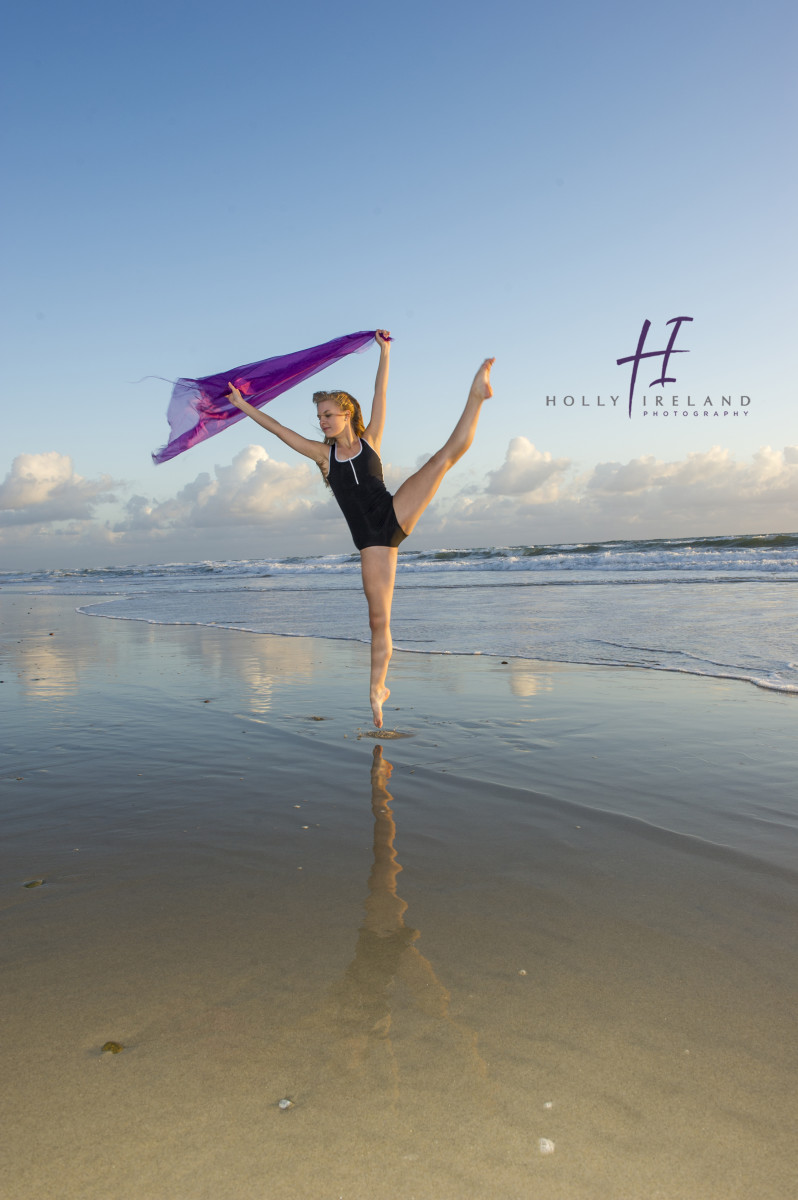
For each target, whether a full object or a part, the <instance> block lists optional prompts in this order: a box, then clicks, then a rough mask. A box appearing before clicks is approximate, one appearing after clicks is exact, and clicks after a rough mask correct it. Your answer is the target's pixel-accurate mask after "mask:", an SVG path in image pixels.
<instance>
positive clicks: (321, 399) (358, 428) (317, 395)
mask: <svg viewBox="0 0 798 1200" xmlns="http://www.w3.org/2000/svg"><path fill="white" fill-rule="evenodd" d="M325 401H329V402H330V403H331V404H337V405H338V407H339V408H340V410H341V412H344V413H346V415H347V416H348V417H351V419H352V433H353V434H354V435H355V437H358V438H359V437H360V435H361V433H365V432H366V426H365V423H364V421H363V413H362V412H361V411H360V405H359V404H358V402H357V400H356V399H355V397H354V396H350V395H349V392H314V393H313V403H314V404H324V403H325ZM324 441H325V442H326V444H327V445H328V446H331V445H332V444H333V439H332V438H325V439H324Z"/></svg>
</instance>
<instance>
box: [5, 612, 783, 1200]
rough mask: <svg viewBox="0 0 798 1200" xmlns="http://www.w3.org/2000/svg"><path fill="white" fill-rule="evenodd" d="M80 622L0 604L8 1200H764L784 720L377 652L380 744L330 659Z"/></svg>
mask: <svg viewBox="0 0 798 1200" xmlns="http://www.w3.org/2000/svg"><path fill="white" fill-rule="evenodd" d="M77 603H79V601H78V600H70V601H65V600H62V599H59V600H55V599H50V598H46V597H34V598H30V597H25V596H20V595H16V596H15V595H3V596H2V597H0V615H2V618H3V626H2V652H3V669H2V671H0V677H1V678H2V679H3V683H2V685H0V696H2V698H3V700H4V701H5V703H4V706H3V707H4V710H5V712H6V713H7V717H6V718H5V719H4V727H5V738H4V743H5V744H4V748H3V755H2V772H0V782H1V783H2V788H1V789H0V796H1V797H2V800H1V801H0V802H1V803H2V806H3V826H4V830H5V837H4V845H3V851H2V866H3V870H2V884H1V891H0V896H1V899H2V905H3V925H4V939H3V945H4V951H3V970H2V979H1V981H0V989H2V996H3V1013H4V1037H3V1040H2V1049H0V1072H1V1077H2V1079H3V1089H2V1117H1V1120H2V1128H3V1138H2V1147H1V1148H0V1169H1V1171H2V1173H1V1174H0V1179H2V1185H0V1191H2V1195H3V1196H4V1197H8V1200H18V1198H19V1200H22V1197H26V1198H27V1197H28V1196H30V1195H31V1194H35V1193H39V1194H49V1195H57V1196H58V1197H59V1198H63V1200H71V1198H72V1197H74V1198H76V1200H77V1198H80V1200H95V1198H97V1200H100V1198H102V1200H107V1198H108V1197H109V1196H113V1197H125V1198H126V1200H127V1198H131V1200H136V1198H139V1197H141V1198H142V1200H145V1198H146V1200H153V1198H154V1197H157V1198H160V1197H164V1198H166V1197H169V1200H184V1198H185V1200H189V1198H190V1200H204V1198H206V1197H207V1200H226V1198H228V1197H229V1198H230V1200H249V1198H250V1197H251V1198H252V1200H256V1198H257V1200H262V1198H264V1197H272V1196H273V1197H275V1198H277V1197H280V1198H281V1200H294V1198H296V1200H327V1198H328V1197H329V1198H331V1200H338V1198H339V1197H343V1198H344V1200H449V1198H451V1200H471V1198H472V1197H473V1198H475V1200H476V1198H477V1197H479V1198H484V1197H501V1198H502V1200H505V1198H506V1200H516V1198H518V1200H527V1198H530V1197H534V1198H535V1200H605V1198H606V1200H731V1198H737V1197H740V1198H741V1200H742V1198H743V1197H745V1200H751V1198H752V1197H756V1198H757V1200H770V1198H773V1200H792V1198H793V1197H794V1196H795V1195H796V1194H797V1193H798V1166H797V1165H796V1154H795V1150H794V1141H795V1134H794V1130H795V1124H796V1117H797V1116H798V1101H796V1088H795V1067H796V1057H797V1055H796V1032H795V999H796V997H795V985H796V979H797V978H798V976H797V974H796V958H797V956H796V929H797V928H798V923H797V922H796V916H798V903H797V902H796V896H797V895H798V892H797V891H796V882H798V873H796V870H795V863H796V859H795V847H796V841H798V838H796V825H797V824H798V814H797V812H796V801H795V786H794V780H795V777H796V767H798V763H796V750H795V744H796V740H795V737H794V728H795V716H796V712H798V709H797V708H796V703H797V702H796V701H795V699H794V698H789V697H782V696H778V695H774V694H768V693H766V692H762V691H758V690H757V689H755V688H753V687H750V686H747V685H744V684H739V683H731V682H724V681H719V680H701V679H693V678H689V677H684V676H671V675H665V674H653V673H651V672H643V671H633V670H626V671H622V670H615V669H601V668H577V667H564V666H561V665H557V664H531V663H524V664H522V663H518V662H515V663H513V662H508V663H506V664H502V662H501V661H500V660H497V659H488V658H484V659H482V658H477V657H468V658H455V657H446V656H439V657H429V656H424V655H397V656H396V659H395V662H394V666H393V668H392V672H391V679H390V684H391V686H392V688H393V695H392V696H391V699H390V700H389V702H388V706H387V708H386V718H387V725H388V727H389V729H388V732H389V733H395V734H403V735H406V736H394V737H389V738H385V739H382V740H380V739H375V738H374V737H373V736H371V734H372V732H373V731H372V730H371V729H370V726H369V725H368V724H367V723H366V722H367V714H366V711H365V709H364V705H363V699H364V695H365V693H364V683H365V680H366V678H367V657H368V651H367V648H366V647H364V646H360V645H357V644H351V643H334V642H328V643H323V642H319V641H312V640H309V639H301V638H297V639H288V638H269V637H263V636H257V635H252V634H245V633H233V632H229V631H221V630H211V629H199V628H195V627H163V626H151V625H146V624H141V623H133V622H121V621H112V620H103V619H97V618H90V617H85V616H81V615H78V614H76V613H75V612H74V611H73V610H74V607H75V605H76V604H77ZM51 634H52V636H51ZM36 880H43V881H44V882H43V883H42V885H41V886H38V887H33V888H25V887H24V886H23V884H24V883H26V882H33V881H36ZM109 1041H115V1042H118V1043H120V1044H121V1045H123V1046H124V1049H123V1050H122V1052H121V1053H118V1054H113V1053H110V1052H108V1051H106V1052H103V1051H102V1049H101V1047H102V1046H103V1045H104V1044H105V1043H107V1042H109ZM281 1099H288V1100H290V1101H291V1106H290V1107H287V1108H285V1109H284V1110H281V1109H280V1107H279V1106H278V1102H279V1101H280V1100H281Z"/></svg>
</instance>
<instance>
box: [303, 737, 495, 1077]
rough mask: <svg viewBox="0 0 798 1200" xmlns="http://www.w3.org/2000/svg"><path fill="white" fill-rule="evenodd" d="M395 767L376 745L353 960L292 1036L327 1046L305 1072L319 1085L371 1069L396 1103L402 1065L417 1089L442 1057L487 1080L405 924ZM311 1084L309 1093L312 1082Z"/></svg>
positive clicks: (470, 1034) (469, 1034)
mask: <svg viewBox="0 0 798 1200" xmlns="http://www.w3.org/2000/svg"><path fill="white" fill-rule="evenodd" d="M392 770H393V767H392V764H391V763H389V762H388V761H387V759H385V758H383V755H382V746H375V747H374V751H373V758H372V764H371V811H372V814H373V817H374V841H373V852H374V860H373V864H372V868H371V873H370V875H369V879H368V895H367V897H366V900H365V905H364V907H365V919H364V921H363V924H362V925H361V927H360V930H359V932H358V937H357V944H356V946H355V952H354V956H353V958H352V961H351V962H350V964H349V966H348V967H347V968H346V970H345V971H344V973H343V975H342V977H341V978H340V979H339V980H338V981H337V982H336V983H335V984H334V985H333V986H332V987H331V988H330V990H329V992H328V994H327V997H326V999H325V1001H324V1002H323V1004H322V1005H321V1006H320V1008H319V1009H318V1010H317V1011H316V1012H315V1013H314V1014H312V1015H311V1016H309V1017H307V1018H305V1019H304V1020H302V1021H301V1022H300V1026H299V1029H298V1030H297V1034H298V1040H299V1041H300V1042H301V1043H302V1045H303V1047H304V1049H305V1050H307V1049H308V1048H309V1047H308V1043H307V1035H309V1034H312V1033H314V1032H315V1033H316V1034H321V1035H322V1039H323V1043H326V1045H324V1044H323V1045H321V1046H319V1047H318V1050H317V1051H316V1053H317V1054H318V1058H317V1061H316V1063H315V1066H311V1068H310V1071H309V1076H310V1077H311V1078H314V1077H315V1080H316V1083H317V1084H318V1082H319V1072H320V1071H322V1072H324V1071H326V1072H327V1073H328V1074H331V1075H332V1076H333V1077H337V1078H339V1079H340V1078H341V1077H351V1076H352V1074H357V1075H358V1076H360V1075H362V1073H363V1072H365V1070H366V1068H367V1065H368V1066H369V1069H370V1072H371V1075H372V1080H371V1083H372V1086H373V1087H375V1088H376V1089H377V1090H378V1091H379V1092H380V1093H381V1094H382V1095H383V1097H385V1096H386V1094H387V1095H388V1096H389V1097H390V1098H391V1099H398V1098H399V1093H400V1086H401V1083H402V1081H403V1075H402V1072H403V1070H406V1071H407V1072H409V1073H413V1074H414V1080H413V1087H414V1088H417V1087H418V1086H419V1073H421V1074H422V1077H423V1074H424V1073H425V1072H428V1071H429V1070H430V1068H431V1067H434V1066H435V1060H436V1059H437V1058H439V1056H441V1055H444V1056H445V1058H446V1061H447V1068H446V1074H447V1075H450V1074H451V1071H452V1069H453V1068H455V1069H457V1067H456V1066H455V1064H459V1071H460V1072H462V1071H463V1070H465V1071H466V1073H467V1074H468V1075H469V1076H470V1077H471V1078H472V1079H474V1078H479V1079H484V1078H485V1077H486V1065H485V1062H484V1060H483V1059H482V1057H481V1055H480V1053H479V1050H478V1046H477V1035H476V1033H475V1032H474V1031H473V1030H471V1029H470V1028H468V1027H467V1026H466V1025H465V1024H463V1023H462V1022H461V1021H458V1020H456V1019H455V1018H453V1017H452V1015H451V1013H450V1003H451V995H450V993H449V990H448V989H447V988H446V987H445V986H444V984H443V983H441V981H440V980H439V979H438V977H437V975H436V973H435V970H434V968H433V966H432V964H431V963H430V961H429V959H427V958H426V957H425V956H424V955H423V954H422V953H421V951H420V950H419V948H418V945H417V942H418V940H419V938H420V936H421V935H420V933H419V931H418V930H417V929H414V928H413V927H412V926H411V925H408V924H407V923H406V921H405V914H406V912H407V907H408V906H407V903H406V902H405V901H404V900H403V899H402V898H401V896H400V895H399V894H398V891H397V881H398V877H399V874H400V872H401V870H402V867H401V864H400V863H399V860H398V858H397V853H396V847H395V837H396V821H395V819H394V815H393V812H392V810H391V803H392V801H393V796H392V795H391V793H390V792H389V791H388V787H387V783H388V780H389V779H390V776H391V773H392ZM400 1050H401V1053H400ZM431 1055H432V1056H433V1059H432V1061H431V1060H430V1056H431ZM400 1060H401V1061H400ZM375 1075H376V1076H377V1078H374V1077H373V1076H375ZM461 1081H462V1074H461ZM287 1082H289V1081H288V1080H287ZM308 1082H309V1086H310V1089H311V1091H312V1090H313V1086H314V1084H313V1083H311V1082H310V1080H309V1081H308ZM328 1082H332V1080H328Z"/></svg>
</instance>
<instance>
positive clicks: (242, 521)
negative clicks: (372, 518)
mask: <svg viewBox="0 0 798 1200" xmlns="http://www.w3.org/2000/svg"><path fill="white" fill-rule="evenodd" d="M407 473H408V472H407V471H402V472H397V471H394V470H392V469H391V468H390V467H389V466H387V465H386V480H387V482H388V484H389V487H390V488H391V490H395V489H396V486H397V485H398V483H399V482H400V481H401V479H403V478H405V477H406V475H407ZM108 486H110V480H108V479H106V478H103V479H100V480H95V481H87V480H83V479H81V478H80V477H79V476H76V475H75V474H74V472H73V470H72V464H71V463H70V461H69V459H68V458H66V457H64V456H61V455H57V454H42V455H21V456H20V457H19V458H18V459H16V460H15V462H14V465H13V467H12V470H11V472H10V473H9V475H8V477H7V479H6V480H5V482H4V483H3V484H2V485H0V524H2V521H3V519H5V523H6V525H9V524H10V523H12V522H13V523H14V527H13V528H5V529H2V528H0V542H2V544H3V546H4V549H5V551H6V555H5V557H6V560H7V561H8V564H9V566H10V565H11V554H12V553H13V555H14V556H15V557H16V559H17V561H18V562H19V563H20V564H22V563H26V564H31V565H37V566H41V565H47V564H48V563H49V564H51V565H52V564H54V563H56V562H57V563H58V565H64V566H70V565H92V564H93V565H105V564H107V563H110V562H116V563H125V562H158V561H173V560H177V559H179V560H181V561H194V560H196V559H203V558H230V559H233V558H247V557H251V556H253V555H275V556H280V557H281V556H284V555H287V554H328V553H346V552H347V551H349V550H351V542H350V540H349V535H348V532H347V529H346V525H345V524H344V522H343V519H342V518H341V514H340V512H339V511H338V508H337V505H336V504H335V502H334V500H333V499H332V497H331V494H330V492H329V491H326V490H325V489H324V487H323V486H322V483H321V480H320V478H319V475H318V472H317V470H316V468H315V467H313V466H312V465H310V464H309V463H307V462H305V461H300V462H295V463H292V464H286V463H282V462H278V461H276V460H274V459H272V458H270V456H269V455H268V453H267V452H266V450H264V449H263V447H262V446H249V447H247V448H246V449H244V450H242V451H241V452H240V453H239V454H237V455H236V457H235V458H234V459H233V461H232V462H231V463H229V464H226V465H221V466H217V467H216V468H215V470H214V472H213V474H209V473H203V474H201V475H198V476H197V477H196V478H195V479H194V480H193V481H192V482H191V483H189V484H187V485H186V486H185V487H183V488H182V489H181V490H180V491H178V492H177V493H176V494H175V495H174V496H172V497H168V498H166V499H149V498H147V497H145V496H142V495H134V496H132V497H131V498H130V499H129V500H128V501H127V503H126V505H125V506H124V508H123V509H122V510H121V511H120V512H119V515H118V518H117V519H116V520H115V521H114V520H107V521H105V522H100V521H98V520H97V518H96V517H94V516H93V515H92V511H93V507H94V506H95V505H96V504H99V503H100V501H102V500H105V499H108V498H109V496H108V495H107V494H106V492H105V488H107V487H108ZM68 516H69V517H70V518H71V519H67V517H68ZM23 522H24V523H23ZM795 529H798V446H788V447H786V448H785V449H783V450H774V449H772V448H771V447H769V446H765V447H762V448H761V449H759V450H758V451H756V453H754V454H753V455H751V456H750V457H748V458H746V459H744V460H738V459H736V458H735V457H734V456H733V455H732V453H731V452H730V451H729V450H724V449H722V448H720V447H715V448H713V449H711V450H708V451H706V452H701V453H697V452H696V453H689V454H686V455H685V456H684V457H683V458H681V459H678V460H674V461H661V460H659V459H657V458H656V457H654V456H653V455H648V456H645V457H641V458H633V459H630V460H629V461H627V462H601V463H597V464H595V465H591V466H589V467H588V468H587V469H586V470H583V471H582V472H581V473H580V472H579V471H578V470H577V467H576V465H575V464H571V463H570V462H569V460H567V459H564V458H560V459H555V458H554V457H553V456H552V454H551V453H549V452H545V451H541V450H539V449H537V448H536V447H535V446H534V445H533V444H532V442H530V441H529V440H528V439H527V438H525V437H516V438H513V439H512V441H511V442H510V443H509V445H508V448H507V452H506V455H505V459H504V462H503V463H502V464H501V465H500V466H498V467H497V468H496V469H495V470H493V471H488V472H487V473H486V474H485V475H484V476H483V477H482V478H479V477H476V476H475V475H474V474H473V473H471V472H468V471H466V472H460V473H458V472H454V473H453V474H452V475H450V476H449V477H448V480H447V485H446V486H445V487H444V488H442V489H441V492H440V493H439V494H438V496H436V498H435V501H434V502H433V504H432V505H430V507H429V509H428V510H427V512H426V513H425V514H424V516H423V517H422V519H421V521H420V522H419V525H418V527H417V529H416V530H415V531H414V535H413V540H412V543H410V545H412V546H413V547H415V548H417V549H425V548H431V547H437V546H444V545H447V546H451V547H456V546H487V545H497V544H502V545H520V544H533V543H536V544H543V543H547V542H549V543H550V542H574V541H587V540H605V539H609V538H640V537H682V536H698V535H710V534H733V533H766V532H770V533H774V532H789V531H792V530H795ZM253 530H255V531H256V532H255V533H253ZM34 559H35V562H34Z"/></svg>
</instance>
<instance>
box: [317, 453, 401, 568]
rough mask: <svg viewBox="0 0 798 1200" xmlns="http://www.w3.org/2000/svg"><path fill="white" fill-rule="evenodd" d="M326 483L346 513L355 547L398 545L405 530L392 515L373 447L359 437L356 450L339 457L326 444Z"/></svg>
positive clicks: (390, 500) (390, 497) (392, 511)
mask: <svg viewBox="0 0 798 1200" xmlns="http://www.w3.org/2000/svg"><path fill="white" fill-rule="evenodd" d="M327 479H328V481H329V484H330V487H331V488H332V493H333V495H334V496H335V499H336V500H337V501H338V504H339V506H340V509H341V512H342V513H343V514H344V516H345V517H346V523H347V525H348V526H349V532H350V533H351V534H352V538H353V540H354V543H355V545H356V546H357V548H358V550H365V548H366V546H398V545H399V543H400V542H403V541H404V540H405V538H406V537H407V534H406V533H405V531H404V530H403V529H402V527H401V526H400V524H399V522H398V521H397V519H396V513H395V512H394V509H393V497H392V496H391V493H390V492H389V491H388V489H387V488H386V486H385V483H384V482H383V478H382V463H381V462H380V456H379V454H377V452H376V450H372V448H371V446H370V445H369V444H368V442H367V441H366V440H365V438H363V437H361V439H360V453H359V454H356V455H355V457H354V458H347V459H343V460H341V459H339V458H338V457H337V456H336V453H335V445H332V446H331V447H330V467H329V471H328V474H327Z"/></svg>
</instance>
